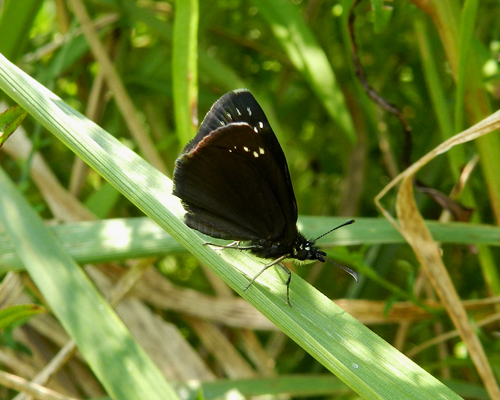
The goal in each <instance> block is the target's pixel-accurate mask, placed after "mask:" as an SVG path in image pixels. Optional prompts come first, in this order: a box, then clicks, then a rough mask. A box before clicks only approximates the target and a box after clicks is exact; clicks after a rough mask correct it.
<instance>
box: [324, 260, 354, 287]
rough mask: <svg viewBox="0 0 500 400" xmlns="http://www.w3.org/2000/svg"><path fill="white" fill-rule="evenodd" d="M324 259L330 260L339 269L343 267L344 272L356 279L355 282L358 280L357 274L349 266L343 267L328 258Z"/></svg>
mask: <svg viewBox="0 0 500 400" xmlns="http://www.w3.org/2000/svg"><path fill="white" fill-rule="evenodd" d="M326 260H327V261H328V262H331V263H332V264H333V265H336V266H337V267H339V268H340V269H343V270H344V271H345V272H347V273H348V274H349V275H351V276H352V277H353V278H354V280H355V281H356V283H358V282H359V279H358V274H357V273H356V272H354V271H353V270H352V269H351V268H347V267H344V266H343V265H340V264H337V263H336V262H333V261H332V260H330V259H329V258H326Z"/></svg>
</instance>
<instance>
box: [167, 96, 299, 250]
mask: <svg viewBox="0 0 500 400" xmlns="http://www.w3.org/2000/svg"><path fill="white" fill-rule="evenodd" d="M174 195H176V196H178V197H180V198H181V200H182V202H183V205H184V207H185V208H186V211H187V214H186V224H187V225H188V226H190V227H191V228H194V229H197V230H198V231H200V232H203V233H205V234H207V235H209V236H212V237H217V238H223V239H232V240H252V241H270V242H273V243H274V242H293V241H294V240H295V238H296V236H297V228H296V223H297V205H296V202H295V196H294V193H293V188H292V184H291V181H290V175H289V172H288V166H287V163H286V158H285V155H284V154H283V151H282V149H281V146H280V145H279V142H278V140H277V139H276V136H275V135H274V132H273V131H272V129H271V127H270V125H269V122H268V121H267V118H266V116H265V115H264V112H263V111H262V109H261V108H260V106H259V105H258V103H257V101H256V100H255V99H254V97H253V96H252V95H251V94H250V93H249V92H248V91H246V90H239V91H234V92H230V93H228V94H226V95H224V96H223V97H221V98H220V99H219V100H218V101H217V102H216V103H215V104H214V106H213V107H212V109H211V110H210V111H209V113H208V114H207V116H206V117H205V119H204V121H203V123H202V125H201V126H200V129H199V131H198V133H197V135H196V136H195V138H194V139H193V140H192V141H191V142H190V143H189V144H188V145H187V146H186V148H185V149H184V151H183V153H182V155H181V156H180V157H179V158H178V160H177V162H176V168H175V172H174Z"/></svg>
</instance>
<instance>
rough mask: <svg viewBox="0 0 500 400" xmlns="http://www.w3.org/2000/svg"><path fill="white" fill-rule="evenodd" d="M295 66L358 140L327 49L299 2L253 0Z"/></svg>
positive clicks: (326, 106)
mask: <svg viewBox="0 0 500 400" xmlns="http://www.w3.org/2000/svg"><path fill="white" fill-rule="evenodd" d="M253 2H254V4H255V5H256V6H257V7H258V8H259V10H260V11H261V12H262V14H263V15H264V17H265V18H266V20H267V22H268V23H269V25H270V26H271V28H272V30H273V32H274V35H275V36H276V38H277V39H278V40H279V41H280V43H281V45H282V46H283V48H284V49H285V51H286V52H287V54H288V57H289V58H290V60H291V61H292V63H293V65H294V66H295V68H296V69H297V70H298V71H299V72H300V73H301V74H303V75H304V77H305V79H306V80H307V82H308V83H309V85H310V86H311V89H312V90H313V92H314V93H315V94H316V96H317V97H318V99H319V100H320V101H321V103H322V104H323V106H324V107H325V109H326V110H327V112H328V114H329V115H330V117H331V118H332V119H333V120H334V121H336V123H337V124H338V125H339V126H340V128H341V129H342V131H343V133H344V134H345V135H347V137H348V138H349V139H350V140H351V141H353V142H354V141H355V140H356V134H355V132H354V125H353V123H352V119H351V115H350V113H349V111H348V109H347V106H346V104H345V100H344V95H343V93H342V91H341V89H340V87H339V85H338V84H337V81H336V78H335V74H334V72H333V69H332V67H331V65H330V63H329V61H328V57H327V56H326V54H325V52H324V50H323V49H322V48H321V47H320V45H319V44H318V42H317V41H316V39H315V38H314V36H313V34H312V32H311V30H310V29H309V27H308V26H307V25H306V24H305V22H304V20H303V18H302V16H301V15H300V14H299V12H298V9H297V7H296V6H294V5H292V4H291V3H290V2H288V1H280V2H276V1H266V0H254V1H253Z"/></svg>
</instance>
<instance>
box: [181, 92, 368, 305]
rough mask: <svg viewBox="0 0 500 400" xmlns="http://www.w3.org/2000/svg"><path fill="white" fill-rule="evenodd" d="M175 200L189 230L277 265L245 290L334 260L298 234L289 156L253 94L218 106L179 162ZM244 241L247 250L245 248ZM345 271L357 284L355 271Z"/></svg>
mask: <svg viewBox="0 0 500 400" xmlns="http://www.w3.org/2000/svg"><path fill="white" fill-rule="evenodd" d="M174 195H175V196H177V197H179V198H180V199H181V200H182V204H183V206H184V208H185V209H186V211H187V213H186V216H185V221H186V224H187V225H188V226H189V227H191V228H193V229H196V230H198V231H200V232H202V233H204V234H206V235H209V236H211V237H214V238H220V239H228V240H233V241H236V243H233V244H230V245H227V246H221V247H226V248H234V249H239V250H249V251H250V252H252V253H253V254H256V255H257V256H259V257H262V258H269V259H274V261H272V262H271V263H269V264H266V265H265V266H264V267H263V268H262V270H261V271H260V272H259V273H258V274H257V275H256V276H255V277H254V278H253V279H252V280H251V281H250V283H249V284H248V286H247V287H246V288H245V290H247V289H248V288H249V287H250V285H252V283H253V282H254V281H255V279H257V277H258V276H259V275H260V274H261V273H262V272H264V271H265V270H266V269H267V268H269V267H271V266H272V265H275V264H278V263H280V262H281V261H283V260H285V259H287V258H293V259H297V260H318V261H321V262H324V261H330V262H332V261H331V260H328V259H327V258H326V253H325V252H323V251H321V250H319V249H318V248H317V247H315V246H314V244H315V242H316V240H318V239H319V238H316V239H314V240H307V239H306V238H305V237H304V236H302V235H301V234H300V233H299V231H298V230H297V215H298V213H297V203H296V201H295V195H294V193H293V187H292V182H291V180H290V174H289V172H288V165H287V162H286V158H285V154H284V153H283V150H282V149H281V146H280V144H279V142H278V140H277V139H276V135H275V134H274V132H273V130H272V129H271V126H270V125H269V122H268V121H267V118H266V116H265V115H264V112H263V111H262V108H261V107H260V106H259V104H258V103H257V101H256V100H255V98H254V97H253V96H252V94H250V92H249V91H247V90H244V89H240V90H235V91H233V92H229V93H227V94H225V95H224V96H222V97H221V98H220V99H219V100H218V101H217V102H216V103H215V104H214V105H213V106H212V108H211V109H210V111H209V112H208V114H207V115H206V117H205V119H204V120H203V122H202V124H201V126H200V128H199V130H198V133H197V134H196V136H195V137H194V139H193V140H192V141H191V142H190V143H189V144H188V145H187V146H186V147H185V149H184V150H183V152H182V154H181V155H180V156H179V158H178V159H177V161H176V165H175V171H174ZM353 222H354V220H350V221H348V222H346V223H344V224H342V225H340V226H338V227H336V228H334V229H332V230H331V231H333V230H335V229H337V228H340V227H341V226H345V225H348V224H351V223H353ZM331 231H329V232H327V233H330V232H331ZM327 233H325V235H326V234H327ZM323 236H324V235H321V236H320V237H323ZM240 241H244V242H248V244H246V245H244V246H242V245H240V244H239V242H240ZM332 263H333V262H332ZM334 264H335V263H334ZM280 265H281V266H282V267H283V269H284V270H285V271H286V272H287V274H288V279H287V281H286V287H287V304H288V305H290V301H289V290H290V280H291V277H292V275H291V272H290V270H289V269H288V268H286V267H285V266H284V265H283V264H280ZM335 265H337V264H335ZM340 267H341V268H342V269H344V270H345V271H347V272H349V273H350V274H351V275H352V276H353V277H354V279H356V281H357V280H358V278H357V275H356V273H355V272H354V271H352V270H351V269H349V268H346V267H342V266H340Z"/></svg>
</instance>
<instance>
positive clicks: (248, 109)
mask: <svg viewBox="0 0 500 400" xmlns="http://www.w3.org/2000/svg"><path fill="white" fill-rule="evenodd" d="M247 111H248V115H250V116H252V110H250V107H247Z"/></svg>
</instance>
